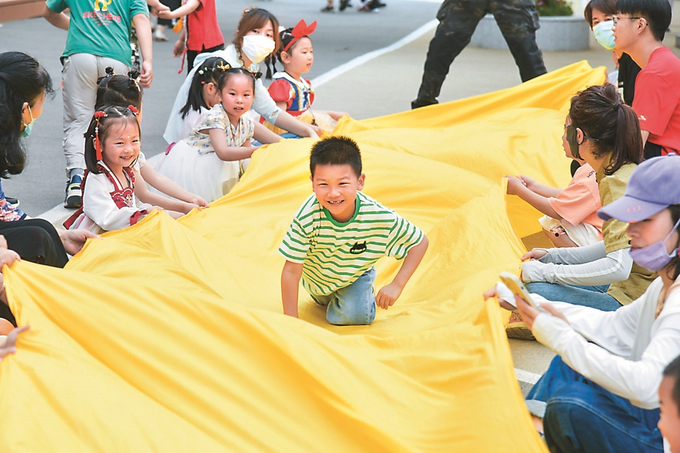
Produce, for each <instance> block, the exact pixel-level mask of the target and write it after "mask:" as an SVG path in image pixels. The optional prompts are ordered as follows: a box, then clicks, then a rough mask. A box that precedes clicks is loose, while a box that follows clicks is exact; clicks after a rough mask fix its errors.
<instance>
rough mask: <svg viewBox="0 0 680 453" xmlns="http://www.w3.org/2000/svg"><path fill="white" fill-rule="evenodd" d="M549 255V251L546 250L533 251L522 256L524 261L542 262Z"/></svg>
mask: <svg viewBox="0 0 680 453" xmlns="http://www.w3.org/2000/svg"><path fill="white" fill-rule="evenodd" d="M547 254H548V251H547V250H545V249H533V250H532V251H530V252H527V253H525V254H524V255H523V256H522V261H526V260H540V259H541V258H543V257H544V256H545V255H547Z"/></svg>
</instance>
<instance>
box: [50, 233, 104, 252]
mask: <svg viewBox="0 0 680 453" xmlns="http://www.w3.org/2000/svg"><path fill="white" fill-rule="evenodd" d="M59 237H60V238H61V242H63V243H64V249H65V250H66V253H68V254H69V255H75V254H76V253H78V252H80V250H81V249H82V248H83V246H84V245H85V241H87V240H88V239H101V237H99V236H97V235H96V234H94V233H92V232H91V231H87V230H60V231H59Z"/></svg>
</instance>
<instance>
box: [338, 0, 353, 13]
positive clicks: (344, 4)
mask: <svg viewBox="0 0 680 453" xmlns="http://www.w3.org/2000/svg"><path fill="white" fill-rule="evenodd" d="M351 6H352V4H351V3H350V2H349V0H340V11H344V10H346V9H347V8H350V7H351Z"/></svg>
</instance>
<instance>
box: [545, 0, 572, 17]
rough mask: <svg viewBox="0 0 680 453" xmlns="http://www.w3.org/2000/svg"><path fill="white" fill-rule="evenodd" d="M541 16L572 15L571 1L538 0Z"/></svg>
mask: <svg viewBox="0 0 680 453" xmlns="http://www.w3.org/2000/svg"><path fill="white" fill-rule="evenodd" d="M536 8H537V9H538V15H539V16H571V15H572V14H574V10H573V9H571V2H568V1H567V0H536Z"/></svg>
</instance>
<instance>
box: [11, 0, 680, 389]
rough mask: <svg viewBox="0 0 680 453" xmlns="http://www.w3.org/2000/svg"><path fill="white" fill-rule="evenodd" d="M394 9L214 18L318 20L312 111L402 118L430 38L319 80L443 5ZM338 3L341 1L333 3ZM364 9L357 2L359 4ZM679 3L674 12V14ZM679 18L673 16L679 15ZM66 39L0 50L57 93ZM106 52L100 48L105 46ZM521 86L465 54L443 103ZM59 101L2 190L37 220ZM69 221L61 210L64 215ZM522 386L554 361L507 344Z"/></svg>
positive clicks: (565, 55)
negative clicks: (32, 61) (30, 60)
mask: <svg viewBox="0 0 680 453" xmlns="http://www.w3.org/2000/svg"><path fill="white" fill-rule="evenodd" d="M384 1H386V3H388V5H389V6H388V7H387V8H384V9H381V10H380V11H379V12H377V13H370V14H368V13H359V12H357V11H356V10H354V9H351V10H346V11H345V12H343V13H338V12H336V13H334V14H329V13H320V12H319V9H320V8H321V7H322V6H324V4H325V0H317V1H311V0H285V1H284V0H270V1H260V2H253V1H252V0H231V1H226V0H219V1H218V15H219V19H220V24H221V27H222V30H223V33H224V35H225V38H226V39H227V41H229V40H230V39H231V37H232V35H233V32H234V30H235V27H236V23H237V22H238V19H239V17H240V12H241V11H242V9H243V8H244V7H247V6H252V5H253V4H257V5H258V6H261V7H264V8H266V9H269V10H270V11H272V12H273V13H274V14H275V15H276V16H277V17H278V18H279V19H280V20H281V21H282V22H283V24H285V25H287V26H292V25H294V24H295V23H296V22H297V21H298V20H299V19H300V18H304V19H305V20H307V21H308V22H309V21H310V20H318V22H319V26H318V28H317V31H316V33H315V34H314V35H313V43H314V50H315V63H314V67H313V68H312V72H311V73H310V74H309V78H311V79H313V80H314V79H315V78H319V79H318V80H323V83H321V84H317V85H316V102H315V107H317V108H318V109H332V110H336V111H345V112H348V113H349V114H350V115H351V116H352V117H354V118H357V119H365V118H372V117H376V116H382V115H387V114H392V113H397V112H400V111H404V110H407V109H409V108H410V102H411V100H413V98H414V97H415V95H416V92H417V90H418V86H419V83H420V77H421V74H422V67H423V63H424V61H425V55H426V52H427V46H428V43H429V40H430V39H431V37H432V36H433V34H434V28H433V26H431V27H430V28H429V29H428V31H426V32H425V33H424V34H422V35H421V36H420V37H418V38H416V39H414V40H412V42H410V43H408V44H406V45H404V46H402V47H400V48H398V49H396V50H393V51H391V52H387V53H384V54H382V55H380V56H378V57H376V58H373V59H370V60H369V61H365V62H363V63H362V64H358V65H353V66H352V68H351V69H350V70H348V71H347V72H344V73H342V74H340V75H339V76H337V77H335V78H331V79H330V80H329V79H328V78H327V77H320V76H322V75H324V74H331V72H329V71H331V70H332V69H334V68H337V67H338V66H340V65H343V64H346V63H350V64H352V61H354V59H356V58H358V57H361V56H362V55H364V54H366V53H369V52H371V51H375V50H378V49H383V48H385V47H387V46H389V45H391V44H393V43H395V42H397V41H398V40H400V39H402V38H404V37H405V36H407V35H409V34H410V33H412V32H413V31H414V30H416V29H419V28H420V27H422V26H424V25H426V24H428V23H430V24H431V25H433V24H432V20H433V19H434V17H435V13H436V11H437V9H438V7H439V2H437V1H431V0H420V1H417V0H384ZM336 3H337V2H336ZM354 3H355V4H356V3H358V0H354ZM678 4H680V3H678V2H676V4H675V5H674V6H675V11H676V12H678V9H677V8H678ZM675 17H677V15H676V16H675ZM678 33H680V22H678V21H676V20H674V21H673V24H672V25H671V32H670V33H668V34H667V37H666V41H665V44H666V45H668V46H669V47H671V48H672V49H673V50H674V51H675V53H676V54H680V52H678V49H677V48H675V47H674V45H675V35H676V34H678ZM65 37H66V34H65V32H62V31H60V30H57V29H55V28H53V27H52V26H50V25H49V24H48V23H47V22H46V21H44V20H43V19H41V18H38V19H30V20H25V21H20V22H13V23H6V24H3V26H2V27H0V51H5V50H23V51H25V52H28V53H30V54H32V55H33V56H35V57H36V58H38V59H39V60H40V61H41V63H42V64H44V65H45V66H46V67H47V69H48V70H49V72H50V74H52V76H53V78H54V79H55V82H56V84H57V86H58V84H59V79H60V76H59V71H60V65H59V61H58V57H59V55H60V54H61V51H62V49H63V46H64V40H65ZM103 44H104V43H103ZM171 49H172V42H166V43H155V44H154V74H155V78H154V83H153V86H152V87H151V89H149V90H147V91H146V92H145V96H144V124H143V150H144V152H145V154H146V155H147V156H149V157H150V156H153V155H155V154H158V153H159V152H161V151H163V150H164V149H165V142H164V141H163V139H162V137H161V135H162V132H163V130H164V128H165V123H166V120H167V116H168V111H169V109H170V107H171V105H172V102H173V100H174V97H175V91H176V90H177V88H178V87H179V85H180V84H181V82H182V80H183V76H179V75H177V70H178V69H179V62H178V60H174V59H172V58H171V55H170V54H171ZM543 55H544V60H545V64H546V67H547V69H548V70H549V71H550V70H554V69H557V68H560V67H563V66H566V65H568V64H571V63H574V62H577V61H581V60H587V61H588V62H589V63H590V65H591V66H593V67H595V66H607V67H608V68H610V69H613V66H614V65H613V63H612V60H611V52H609V51H606V50H604V49H603V48H601V47H600V46H599V45H597V44H596V43H595V42H594V40H592V38H591V46H590V49H588V50H585V51H578V52H544V53H543ZM518 83H520V78H519V73H518V70H517V68H516V66H515V64H514V61H513V59H512V56H511V55H510V53H509V52H508V51H505V50H491V49H479V48H473V47H467V48H466V49H465V50H464V51H463V52H462V53H461V54H460V55H459V56H458V58H457V59H456V60H455V61H454V63H453V65H452V66H451V72H450V74H449V76H448V78H447V79H446V82H445V83H444V86H443V89H442V93H441V95H440V97H439V100H440V102H446V101H451V100H456V99H462V98H465V97H469V96H474V95H479V94H484V93H489V92H492V91H496V90H499V89H504V88H509V87H512V86H515V85H517V84H518ZM61 136H62V134H61V94H60V93H57V96H56V97H55V98H54V99H53V100H52V101H49V102H47V103H46V105H45V111H44V113H43V116H42V117H41V118H40V120H38V122H37V123H36V127H35V128H34V132H33V135H32V137H31V138H30V141H29V142H28V148H29V165H28V168H27V169H26V171H25V172H24V173H23V174H21V175H19V176H15V177H13V178H12V179H10V180H9V181H4V182H3V186H4V187H5V191H6V192H7V193H8V194H10V195H12V196H18V197H20V199H21V203H22V207H23V208H24V209H25V210H26V211H27V212H28V213H29V214H31V215H37V214H39V213H42V212H45V211H48V210H50V209H51V208H53V207H54V206H56V205H58V204H60V203H61V202H62V198H63V190H64V182H65V178H64V174H63V167H64V158H63V154H62V151H61ZM64 212H65V211H64ZM510 347H511V351H512V355H513V359H514V363H515V368H516V370H517V374H518V378H519V380H520V384H521V386H522V390H523V391H524V393H526V392H527V391H528V389H529V388H530V385H531V384H532V383H533V382H534V381H535V379H536V378H537V376H538V375H539V374H541V373H543V372H544V371H545V370H546V369H547V367H548V364H549V361H550V359H551V358H552V357H553V353H552V352H551V351H549V350H548V349H546V348H545V347H543V346H541V345H540V344H538V343H536V342H525V341H519V340H510Z"/></svg>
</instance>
